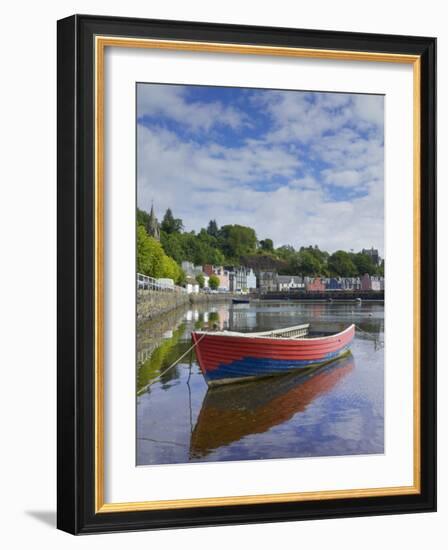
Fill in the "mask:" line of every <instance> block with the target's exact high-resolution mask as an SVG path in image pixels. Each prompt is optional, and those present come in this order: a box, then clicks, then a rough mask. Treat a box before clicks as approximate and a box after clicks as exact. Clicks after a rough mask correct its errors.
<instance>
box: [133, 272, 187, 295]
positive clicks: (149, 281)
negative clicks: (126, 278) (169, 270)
mask: <svg viewBox="0 0 448 550" xmlns="http://www.w3.org/2000/svg"><path fill="white" fill-rule="evenodd" d="M137 289H138V290H162V291H163V292H178V293H186V292H187V289H186V288H182V287H181V286H178V285H175V284H171V283H169V282H167V281H159V280H158V279H154V278H153V277H148V276H147V275H142V274H141V273H137Z"/></svg>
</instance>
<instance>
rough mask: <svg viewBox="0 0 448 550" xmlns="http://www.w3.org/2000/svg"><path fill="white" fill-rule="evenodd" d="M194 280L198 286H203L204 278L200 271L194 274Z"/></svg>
mask: <svg viewBox="0 0 448 550" xmlns="http://www.w3.org/2000/svg"><path fill="white" fill-rule="evenodd" d="M196 281H197V283H198V285H199V288H204V285H205V278H204V275H202V273H198V274H197V275H196Z"/></svg>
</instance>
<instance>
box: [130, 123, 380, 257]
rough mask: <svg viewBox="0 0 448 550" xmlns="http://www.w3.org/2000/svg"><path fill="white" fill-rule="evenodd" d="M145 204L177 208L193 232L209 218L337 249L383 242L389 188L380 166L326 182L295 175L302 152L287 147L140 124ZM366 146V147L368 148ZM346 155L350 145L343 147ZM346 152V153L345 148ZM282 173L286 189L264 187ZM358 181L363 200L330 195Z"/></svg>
mask: <svg viewBox="0 0 448 550" xmlns="http://www.w3.org/2000/svg"><path fill="white" fill-rule="evenodd" d="M138 137H139V170H138V199H139V205H140V206H141V207H143V208H149V205H150V203H151V199H154V200H155V206H156V210H157V213H158V215H159V217H161V216H162V215H163V212H164V211H165V209H166V208H168V207H170V208H172V210H173V211H174V214H175V215H176V216H179V217H181V218H183V220H184V223H185V226H186V229H187V230H192V229H194V230H199V229H200V228H201V227H204V226H206V224H207V223H208V220H209V219H212V218H214V219H216V220H217V221H218V223H219V224H220V225H224V224H228V223H239V224H242V225H249V226H251V227H254V228H255V230H256V232H257V235H258V238H259V239H263V238H267V237H269V238H273V240H274V242H275V244H276V246H280V245H282V244H293V245H294V246H296V247H299V246H302V245H308V244H318V245H319V246H320V247H321V248H323V249H327V250H330V251H333V250H337V249H339V248H344V249H350V248H353V249H355V250H359V249H361V248H363V247H366V246H371V245H375V246H378V247H380V249H381V247H382V235H383V221H382V220H383V189H382V185H376V184H373V183H372V182H375V181H377V180H375V179H374V178H375V170H378V167H377V166H376V164H373V165H372V166H367V167H365V169H364V170H363V172H357V171H356V170H341V171H340V172H338V171H335V172H334V173H332V171H331V170H328V171H327V172H325V174H324V177H323V181H322V182H320V181H318V180H317V179H316V178H314V177H312V176H310V175H304V176H303V177H299V178H298V177H295V174H296V171H297V168H298V167H299V166H300V165H301V161H300V159H298V158H297V154H296V153H290V152H288V150H287V149H285V148H282V147H280V146H267V145H266V144H262V143H260V142H252V143H251V144H250V145H249V146H243V147H240V148H225V147H223V146H218V145H216V144H210V145H206V146H204V145H203V146H199V145H197V144H195V143H194V142H185V141H182V140H180V139H179V138H178V137H177V136H176V135H175V134H174V133H171V132H169V131H167V130H162V129H159V128H153V129H148V128H145V127H143V126H139V127H138ZM362 150H364V149H362ZM338 151H339V152H340V153H341V154H342V155H344V147H343V146H342V148H341V149H339V150H338ZM341 151H342V152H341ZM276 177H282V178H285V181H284V183H282V184H281V185H280V186H278V185H273V188H272V190H263V191H260V190H259V189H258V187H257V184H258V182H259V181H262V182H263V183H264V184H265V185H264V189H269V185H266V184H269V183H270V182H273V181H274V180H275V178H276ZM332 178H333V182H334V184H338V185H341V182H347V181H348V180H350V178H352V180H350V182H351V184H353V185H354V184H355V179H356V178H358V179H359V180H362V181H363V182H364V183H363V185H364V187H363V188H364V189H365V191H366V195H365V196H364V197H361V198H358V199H354V200H350V201H348V200H347V201H343V200H331V199H330V198H329V196H328V194H327V191H326V188H325V185H326V184H327V183H328V182H329V181H331V179H332Z"/></svg>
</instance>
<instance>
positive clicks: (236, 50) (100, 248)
mask: <svg viewBox="0 0 448 550" xmlns="http://www.w3.org/2000/svg"><path fill="white" fill-rule="evenodd" d="M106 47H121V48H146V49H159V50H177V51H192V52H207V53H218V54H219V53H232V54H243V55H248V54H250V55H265V56H283V57H300V58H312V59H327V60H347V61H369V62H383V63H384V62H386V63H406V64H412V65H413V133H414V134H413V145H414V147H413V203H414V204H413V240H414V247H413V256H414V261H413V301H414V324H413V336H414V346H413V382H414V390H413V416H414V418H413V441H414V445H413V454H414V457H413V458H414V472H413V473H414V483H413V485H410V486H400V487H398V486H397V487H379V488H370V489H369V488H366V489H342V490H332V491H313V492H301V493H276V494H263V495H243V496H226V497H212V498H208V497H207V498H191V499H179V500H154V501H141V502H119V503H106V502H105V501H104V481H105V480H104V55H105V49H106ZM94 56H95V57H94V58H95V75H94V76H95V79H94V80H95V323H94V326H95V359H94V361H95V364H94V369H95V377H94V378H95V392H94V396H95V430H94V431H95V461H94V462H95V463H94V468H95V472H94V474H95V488H94V489H95V503H94V507H95V513H110V512H131V511H144V510H168V509H179V508H196V507H211V506H231V505H242V504H261V503H280V502H304V501H316V500H332V499H343V498H362V497H380V496H393V495H395V496H397V495H411V494H419V493H420V479H421V457H420V448H421V425H420V407H421V402H420V396H421V388H420V372H421V360H420V321H421V320H420V314H421V307H420V276H421V275H420V274H421V259H420V258H421V255H420V250H421V215H420V211H421V210H420V185H421V178H420V165H421V158H420V157H421V144H420V125H421V100H420V88H421V70H420V67H421V61H420V56H417V55H402V54H390V53H381V52H378V53H377V52H356V51H345V50H321V49H310V48H293V47H280V46H278V47H277V46H255V45H251V44H226V43H213V42H194V41H180V40H179V41H178V40H158V39H142V38H124V37H118V36H96V37H95V43H94Z"/></svg>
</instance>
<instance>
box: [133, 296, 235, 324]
mask: <svg viewBox="0 0 448 550" xmlns="http://www.w3.org/2000/svg"><path fill="white" fill-rule="evenodd" d="M232 298H233V294H231V293H229V292H226V293H216V294H186V293H180V292H168V291H163V290H143V289H139V290H138V291H137V323H138V324H140V323H142V322H146V321H151V320H153V319H156V318H158V317H160V315H163V314H164V313H168V312H169V311H172V310H174V309H177V308H179V307H182V306H185V305H190V304H208V303H211V302H213V303H216V302H230V301H231V300H232Z"/></svg>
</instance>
